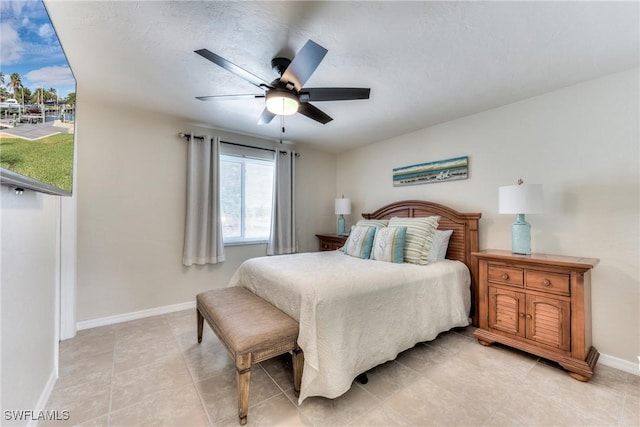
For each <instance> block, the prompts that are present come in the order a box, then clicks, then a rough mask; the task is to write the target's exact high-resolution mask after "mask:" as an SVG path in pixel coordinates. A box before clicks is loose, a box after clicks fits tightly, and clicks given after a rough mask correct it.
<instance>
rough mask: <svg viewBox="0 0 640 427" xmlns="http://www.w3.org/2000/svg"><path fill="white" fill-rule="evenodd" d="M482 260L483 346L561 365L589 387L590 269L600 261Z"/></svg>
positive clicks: (481, 255)
mask: <svg viewBox="0 0 640 427" xmlns="http://www.w3.org/2000/svg"><path fill="white" fill-rule="evenodd" d="M472 255H473V256H474V257H475V258H476V259H477V260H478V263H479V265H478V289H479V308H478V312H479V314H478V320H479V328H478V329H477V330H476V331H475V333H474V336H475V337H476V338H477V339H478V341H479V342H480V344H483V345H491V344H492V343H494V342H499V343H502V344H505V345H508V346H510V347H515V348H518V349H520V350H523V351H526V352H528V353H532V354H535V355H537V356H540V357H544V358H546V359H550V360H553V361H555V362H557V363H559V364H560V365H561V366H562V367H563V368H565V369H566V370H567V371H569V375H571V376H572V377H573V378H575V379H577V380H580V381H589V379H590V378H591V376H592V375H593V369H594V367H595V365H596V363H597V361H598V357H599V355H600V354H599V353H598V350H596V349H595V347H593V346H592V345H591V269H592V268H593V267H595V266H596V265H597V264H598V262H599V260H598V259H595V258H578V257H569V256H560V255H546V254H531V255H516V254H512V253H511V252H509V251H499V250H485V251H481V252H474V253H472Z"/></svg>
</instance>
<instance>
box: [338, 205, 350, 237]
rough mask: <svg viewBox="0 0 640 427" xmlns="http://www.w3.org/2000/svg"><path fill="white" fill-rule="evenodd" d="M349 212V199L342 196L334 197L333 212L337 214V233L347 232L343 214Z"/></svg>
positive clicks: (343, 233) (343, 234)
mask: <svg viewBox="0 0 640 427" xmlns="http://www.w3.org/2000/svg"><path fill="white" fill-rule="evenodd" d="M350 213H351V200H349V199H345V198H344V196H342V198H341V199H336V204H335V214H336V215H338V235H339V236H345V235H346V234H347V233H346V232H345V228H344V216H345V215H349V214H350Z"/></svg>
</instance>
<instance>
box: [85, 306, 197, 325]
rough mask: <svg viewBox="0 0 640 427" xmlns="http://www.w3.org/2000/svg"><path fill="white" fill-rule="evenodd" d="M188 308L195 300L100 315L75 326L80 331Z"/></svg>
mask: <svg viewBox="0 0 640 427" xmlns="http://www.w3.org/2000/svg"><path fill="white" fill-rule="evenodd" d="M190 308H196V302H195V300H194V301H189V302H183V303H180V304H172V305H165V306H164V307H156V308H150V309H148V310H140V311H134V312H131V313H124V314H117V315H115V316H108V317H101V318H99V319H92V320H84V321H82V322H78V323H77V324H76V327H77V329H78V330H79V331H80V330H82V329H91V328H97V327H99V326H107V325H114V324H116V323H122V322H128V321H129V320H137V319H144V318H145V317H151V316H158V315H160V314H167V313H173V312H174V311H182V310H188V309H190Z"/></svg>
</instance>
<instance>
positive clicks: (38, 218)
mask: <svg viewBox="0 0 640 427" xmlns="http://www.w3.org/2000/svg"><path fill="white" fill-rule="evenodd" d="M0 197H1V200H0V204H1V206H2V214H1V217H2V220H1V229H0V230H1V235H2V247H1V251H0V260H1V261H2V265H1V266H0V271H1V277H0V279H1V282H2V291H1V292H2V293H1V297H0V300H1V301H2V311H1V320H0V322H1V325H2V331H1V334H0V337H1V340H2V341H1V342H0V347H1V348H2V364H1V367H2V368H1V375H0V377H1V378H2V393H1V396H2V420H3V422H2V424H3V425H5V423H6V425H26V424H27V423H28V422H29V421H30V420H29V419H27V418H23V419H22V420H18V421H9V420H7V419H6V418H5V413H4V411H5V410H15V411H18V410H34V411H37V410H39V409H42V408H41V405H43V404H44V403H45V402H44V399H46V398H47V390H50V387H51V386H52V385H53V380H55V374H56V365H55V363H56V349H57V342H56V336H57V335H56V330H55V328H56V286H57V274H58V256H59V251H58V245H59V240H58V234H57V232H58V224H59V212H60V197H58V196H49V195H43V194H41V193H36V192H34V191H29V190H27V191H25V192H24V194H22V195H21V196H19V195H16V194H15V190H14V189H13V188H10V187H8V186H5V185H2V186H0Z"/></svg>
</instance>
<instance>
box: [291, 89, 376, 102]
mask: <svg viewBox="0 0 640 427" xmlns="http://www.w3.org/2000/svg"><path fill="white" fill-rule="evenodd" d="M370 93H371V89H369V88H358V87H310V88H304V89H302V91H301V92H300V101H302V102H307V101H349V100H352V99H369V94H370Z"/></svg>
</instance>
